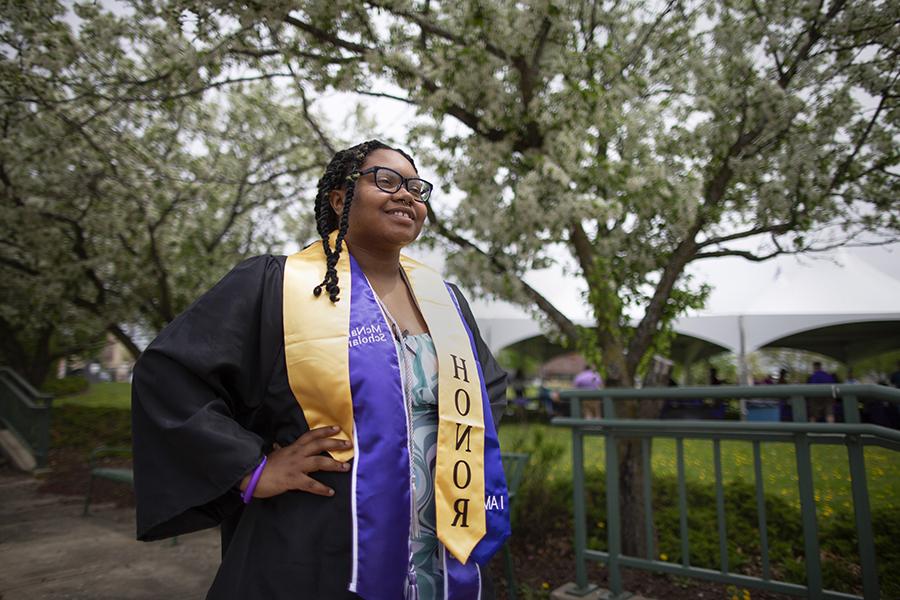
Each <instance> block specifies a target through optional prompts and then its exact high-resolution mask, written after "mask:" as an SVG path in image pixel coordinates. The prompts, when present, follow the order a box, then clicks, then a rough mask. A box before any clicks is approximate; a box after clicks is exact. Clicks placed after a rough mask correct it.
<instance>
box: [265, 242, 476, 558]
mask: <svg viewBox="0 0 900 600" xmlns="http://www.w3.org/2000/svg"><path fill="white" fill-rule="evenodd" d="M400 262H401V265H402V268H403V270H404V272H405V274H406V276H407V279H408V281H409V283H410V286H411V288H412V293H413V295H414V296H415V299H416V301H417V303H418V306H419V309H420V311H421V313H422V316H423V317H424V318H425V322H426V323H427V324H428V330H429V333H430V334H431V338H432V340H433V342H434V346H435V349H436V351H437V357H438V396H439V397H438V414H439V421H438V442H437V448H438V449H437V464H436V467H435V508H436V517H437V535H438V538H439V539H440V541H441V542H442V543H443V544H444V546H445V547H446V548H447V549H448V550H449V551H450V553H451V554H452V555H453V556H454V557H455V558H456V559H457V560H459V561H460V562H461V563H463V564H465V563H466V561H467V560H468V559H469V555H470V554H471V552H472V549H473V548H474V547H475V546H476V545H477V544H478V542H479V540H481V539H482V537H484V535H485V532H486V530H487V525H486V517H485V473H484V469H485V465H484V443H485V442H484V439H485V423H484V420H485V418H490V415H487V416H486V415H485V414H484V408H483V403H482V389H483V386H482V382H481V380H480V374H479V368H478V366H477V363H476V359H475V356H474V354H473V352H472V346H471V343H470V340H469V335H468V332H467V330H466V327H465V325H464V323H463V322H462V317H461V315H460V313H459V311H458V310H457V307H456V302H455V300H454V298H452V297H451V294H452V292H451V291H450V290H449V289H448V287H447V285H446V284H445V282H444V281H443V279H442V278H441V276H440V274H439V273H437V272H436V271H434V270H432V269H430V268H429V267H426V266H425V265H423V264H421V263H419V262H417V261H415V260H412V259H410V258H407V257H401V260H400ZM336 268H337V273H338V277H339V278H340V281H341V298H340V300H339V301H338V302H337V303H333V302H331V300H330V299H329V298H328V296H327V295H326V294H324V293H323V294H322V295H321V296H320V297H319V298H316V297H315V296H314V295H313V293H312V290H313V288H314V287H315V286H317V285H318V284H319V283H320V282H321V281H322V280H323V278H324V276H325V270H326V266H325V253H324V250H323V248H322V244H321V242H317V243H314V244H312V245H311V246H309V247H307V248H305V249H304V250H302V251H300V252H298V253H296V254H294V255H292V256H289V257H288V258H287V260H286V262H285V274H284V308H283V311H284V342H285V344H284V346H285V360H286V363H287V372H288V380H289V382H290V386H291V391H292V392H293V393H294V397H295V398H296V399H297V402H298V403H299V404H300V407H301V409H302V410H303V415H304V417H305V418H306V422H307V424H308V425H309V428H310V429H315V428H318V427H326V426H332V425H337V426H339V427H340V428H341V433H340V434H339V435H338V436H337V437H342V438H343V439H348V440H349V439H351V438H352V437H353V436H354V434H353V433H352V432H353V431H354V418H353V399H352V397H351V389H350V365H349V355H348V339H349V335H350V307H351V304H352V302H353V298H352V297H351V294H350V292H351V289H352V288H353V287H356V285H357V284H356V283H354V284H353V286H351V259H350V257H349V256H348V252H347V250H346V247H345V248H344V251H343V252H342V253H341V257H340V260H339V261H338V264H337V266H336ZM360 273H361V271H360ZM366 285H367V286H368V283H366ZM373 293H374V292H373ZM408 435H411V432H409V433H408ZM331 454H332V456H333V457H334V458H335V459H336V460H340V461H347V460H350V459H351V458H353V456H354V449H352V448H351V449H348V450H335V451H332V452H331ZM412 518H416V517H415V515H413V516H412Z"/></svg>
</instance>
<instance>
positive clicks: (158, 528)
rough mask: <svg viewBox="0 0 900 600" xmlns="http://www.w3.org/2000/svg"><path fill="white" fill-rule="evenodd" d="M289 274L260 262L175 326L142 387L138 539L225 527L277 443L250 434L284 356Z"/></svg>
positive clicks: (162, 338) (137, 440)
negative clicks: (243, 488) (247, 478)
mask: <svg viewBox="0 0 900 600" xmlns="http://www.w3.org/2000/svg"><path fill="white" fill-rule="evenodd" d="M281 272H282V264H281V262H279V260H278V259H277V258H275V257H271V256H261V257H257V258H251V259H249V260H247V261H245V262H243V263H241V264H240V265H238V266H237V267H235V268H234V269H233V270H232V271H231V272H230V273H229V274H228V275H226V276H225V277H224V278H223V279H222V280H221V281H220V282H219V283H218V284H216V286H215V287H213V288H212V289H211V290H210V291H209V292H207V293H206V294H204V295H203V296H202V297H201V298H200V299H198V300H197V301H196V302H195V303H194V304H193V305H191V306H190V307H189V308H188V309H187V310H186V311H185V312H183V313H182V314H181V315H179V316H178V317H177V318H176V319H175V320H174V321H172V323H170V324H169V325H168V326H167V327H166V328H165V329H164V330H163V331H162V332H161V333H160V334H159V336H158V337H157V338H156V339H155V340H154V341H153V342H152V343H151V344H150V346H149V347H148V348H147V350H146V351H144V353H143V354H142V355H141V357H140V359H139V360H138V361H137V364H136V365H135V368H134V374H133V380H132V434H133V443H134V487H135V495H136V498H137V538H138V539H139V540H143V541H149V540H155V539H161V538H165V537H171V536H173V535H179V534H184V533H188V532H191V531H197V530H199V529H205V528H207V527H212V526H215V525H217V524H218V523H219V522H221V520H222V519H223V518H225V517H226V516H229V515H231V514H233V513H234V512H235V511H237V510H238V509H239V508H240V507H241V500H240V494H239V491H238V488H237V486H239V485H240V481H241V479H242V478H243V477H244V475H246V474H247V473H248V472H250V471H251V470H252V469H254V468H255V467H256V466H257V465H258V464H259V462H260V461H261V460H262V456H263V451H264V449H265V447H266V446H267V443H266V441H265V440H263V438H262V437H261V436H260V435H258V434H257V433H254V432H252V431H250V430H249V429H248V428H247V427H245V424H247V423H249V422H250V420H251V415H252V414H253V413H254V409H255V408H257V407H259V405H260V403H261V402H262V399H263V396H264V395H265V390H266V386H267V382H268V379H269V376H270V375H271V372H272V369H273V366H274V364H275V359H276V358H277V357H278V356H280V354H279V352H278V350H279V349H280V348H281V347H282V346H283V339H282V316H281V303H282V300H281V289H282V288H281V286H282V274H281Z"/></svg>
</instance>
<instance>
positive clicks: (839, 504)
mask: <svg viewBox="0 0 900 600" xmlns="http://www.w3.org/2000/svg"><path fill="white" fill-rule="evenodd" d="M54 406H78V407H85V408H118V409H125V410H128V409H130V408H131V384H129V383H97V384H94V385H92V386H91V387H90V389H89V390H88V391H87V392H85V393H83V394H78V395H75V396H67V397H63V398H59V399H57V400H55V401H54ZM536 429H539V430H540V432H541V433H542V434H543V436H544V440H545V443H551V444H557V445H560V446H562V448H564V452H563V454H562V456H561V457H560V459H559V463H558V468H557V469H556V471H555V473H554V474H552V475H551V477H569V474H570V472H571V460H572V458H571V457H572V436H571V434H570V433H569V430H568V429H565V428H560V427H551V426H549V425H545V424H540V423H528V424H520V423H513V422H510V421H506V422H504V424H503V426H502V427H501V428H500V442H501V446H502V448H503V449H504V450H510V451H512V450H516V449H518V448H521V447H523V445H525V446H527V445H528V444H529V439H530V438H531V436H533V435H534V432H535V430H536ZM604 454H605V453H604V449H603V439H602V438H600V437H589V438H586V441H585V461H586V465H588V466H589V467H590V466H592V465H593V466H599V467H600V468H602V467H603V464H604ZM684 457H685V471H686V473H687V476H688V478H689V479H693V480H696V481H699V482H703V483H712V482H713V481H714V475H713V473H714V471H713V455H712V442H711V441H706V440H686V441H685V443H684ZM812 457H813V477H814V481H815V489H816V501H817V504H818V508H819V514H820V516H823V517H828V516H831V515H832V514H834V513H835V512H836V511H850V510H852V508H853V500H852V494H851V491H850V469H849V465H848V460H847V450H846V449H845V448H844V447H843V446H832V445H814V446H813V451H812ZM762 460H763V478H764V480H765V481H764V486H765V491H766V493H767V494H774V495H777V496H780V497H781V498H783V499H785V500H787V501H788V502H790V503H791V504H792V505H794V506H799V505H800V497H799V493H798V488H797V463H796V457H795V454H794V447H793V445H791V444H785V443H767V444H763V445H762ZM722 470H723V473H724V477H725V480H726V481H729V480H737V479H743V480H744V481H747V482H751V483H752V482H753V448H752V446H751V444H750V443H749V442H722ZM653 472H654V474H656V475H663V476H665V475H669V476H674V475H675V474H676V464H675V441H674V440H671V439H657V440H655V441H654V442H653ZM866 474H867V478H868V480H869V498H870V502H871V505H872V508H873V509H874V508H889V509H895V510H896V509H900V453H897V452H892V451H890V450H886V449H884V448H866Z"/></svg>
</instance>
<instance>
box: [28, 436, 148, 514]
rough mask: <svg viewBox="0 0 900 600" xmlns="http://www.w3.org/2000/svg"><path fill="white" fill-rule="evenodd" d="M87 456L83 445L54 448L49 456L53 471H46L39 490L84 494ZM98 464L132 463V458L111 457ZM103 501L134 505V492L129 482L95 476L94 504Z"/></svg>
mask: <svg viewBox="0 0 900 600" xmlns="http://www.w3.org/2000/svg"><path fill="white" fill-rule="evenodd" d="M88 456H89V452H86V451H84V450H81V449H71V448H54V449H51V450H50V453H49V456H48V458H47V463H48V466H49V468H50V471H49V472H48V473H47V474H46V475H44V477H43V483H42V484H41V486H40V487H39V488H38V492H41V493H45V494H59V495H62V496H80V497H82V498H84V497H85V495H86V494H87V489H88V482H89V481H90V468H89V466H88ZM97 464H98V466H104V467H131V460H130V459H128V458H122V457H110V458H104V459H101V460H100V461H99V462H98V463H97ZM101 503H113V504H115V505H116V506H118V507H133V506H134V492H133V491H132V489H131V486H129V485H127V484H124V483H118V482H115V481H109V480H107V479H100V478H97V479H95V480H94V490H93V493H92V494H91V505H94V504H101Z"/></svg>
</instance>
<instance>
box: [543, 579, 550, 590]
mask: <svg viewBox="0 0 900 600" xmlns="http://www.w3.org/2000/svg"><path fill="white" fill-rule="evenodd" d="M541 587H542V588H544V589H545V590H549V589H550V584H549V583H547V582H546V581H545V582H544V583H542V584H541Z"/></svg>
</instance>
